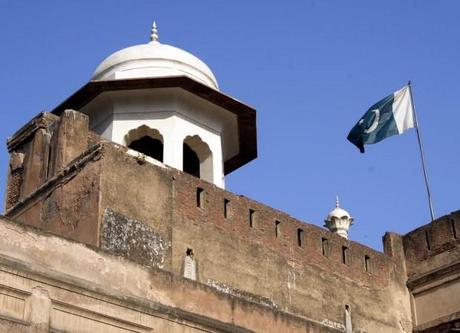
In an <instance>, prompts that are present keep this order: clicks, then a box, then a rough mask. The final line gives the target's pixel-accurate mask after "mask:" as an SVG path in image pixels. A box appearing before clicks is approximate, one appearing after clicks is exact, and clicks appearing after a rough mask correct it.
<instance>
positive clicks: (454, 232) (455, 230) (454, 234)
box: [450, 219, 457, 239]
mask: <svg viewBox="0 0 460 333" xmlns="http://www.w3.org/2000/svg"><path fill="white" fill-rule="evenodd" d="M450 225H451V227H452V235H453V236H454V239H457V229H456V228H455V221H454V219H451V220H450Z"/></svg>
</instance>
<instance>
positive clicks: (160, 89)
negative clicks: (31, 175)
mask: <svg viewBox="0 0 460 333" xmlns="http://www.w3.org/2000/svg"><path fill="white" fill-rule="evenodd" d="M75 104H76V105H77V107H75ZM64 106H65V107H72V108H74V109H79V110H80V111H81V112H84V113H86V114H88V115H89V118H90V127H91V129H92V130H93V131H95V132H96V133H98V134H100V135H101V136H103V137H104V138H106V139H108V140H111V141H114V142H116V143H118V144H121V145H125V146H127V147H129V148H130V149H131V150H132V151H133V152H134V151H136V152H140V153H143V154H144V155H147V156H150V157H151V158H153V159H155V160H156V162H161V163H163V164H165V165H167V166H171V167H173V168H176V169H179V170H182V171H185V172H187V173H190V174H192V175H194V176H197V177H199V178H201V179H204V180H206V181H208V182H211V183H214V184H215V185H217V186H219V187H221V188H224V187H225V181H224V175H225V174H228V173H229V172H231V171H233V170H235V169H237V168H239V167H240V166H242V165H244V164H246V163H248V162H249V161H250V160H252V159H254V158H255V157H256V156H257V142H256V140H257V139H256V124H255V118H256V117H255V110H254V109H253V108H251V107H250V106H248V105H246V104H243V103H241V102H239V101H237V100H235V99H233V98H231V97H229V96H228V95H225V94H223V93H221V92H220V91H219V87H218V84H217V80H216V78H215V76H214V74H213V73H212V71H211V70H210V69H209V67H208V66H207V65H206V64H205V63H204V62H203V61H201V60H200V59H198V58H197V57H195V56H194V55H192V54H190V53H188V52H186V51H184V50H182V49H179V48H177V47H174V46H170V45H166V44H162V43H160V41H159V35H158V29H157V25H156V23H155V22H154V23H153V26H152V30H151V34H150V42H148V43H146V44H141V45H135V46H131V47H128V48H125V49H122V50H120V51H117V52H115V53H113V54H112V55H110V56H109V57H107V58H106V59H105V60H104V61H103V62H102V63H101V64H100V65H99V66H98V67H97V68H96V70H95V72H94V74H93V77H92V80H91V81H90V82H89V83H88V84H87V85H86V86H84V87H83V88H82V89H80V91H78V92H77V93H75V94H74V95H73V96H71V97H70V98H69V99H68V100H67V101H65V102H64V103H63V104H62V107H64ZM60 107H61V106H60ZM58 109H59V107H58ZM56 112H59V110H57V111H56Z"/></svg>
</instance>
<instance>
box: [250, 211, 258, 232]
mask: <svg viewBox="0 0 460 333" xmlns="http://www.w3.org/2000/svg"><path fill="white" fill-rule="evenodd" d="M255 214H256V212H255V211H254V210H253V209H250V210H249V227H251V228H254V222H255Z"/></svg>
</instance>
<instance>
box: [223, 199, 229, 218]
mask: <svg viewBox="0 0 460 333" xmlns="http://www.w3.org/2000/svg"><path fill="white" fill-rule="evenodd" d="M229 206H230V200H228V199H224V217H225V218H228V210H229Z"/></svg>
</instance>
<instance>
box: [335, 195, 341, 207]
mask: <svg viewBox="0 0 460 333" xmlns="http://www.w3.org/2000/svg"><path fill="white" fill-rule="evenodd" d="M335 207H337V208H339V207H340V201H339V196H338V195H336V196H335Z"/></svg>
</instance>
